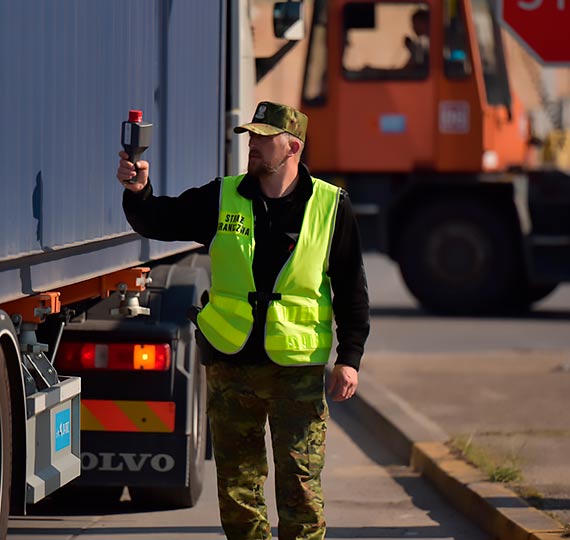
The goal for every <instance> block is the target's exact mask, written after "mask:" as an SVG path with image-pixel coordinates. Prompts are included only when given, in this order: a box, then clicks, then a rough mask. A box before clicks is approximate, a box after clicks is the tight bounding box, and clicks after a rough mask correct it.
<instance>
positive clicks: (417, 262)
mask: <svg viewBox="0 0 570 540" xmlns="http://www.w3.org/2000/svg"><path fill="white" fill-rule="evenodd" d="M513 231H514V227H513V225H512V224H511V222H510V221H509V218H508V217H506V216H505V215H504V213H502V212H501V210H500V209H497V208H494V207H489V206H484V203H483V202H479V201H471V200H464V199H453V200H451V199H447V200H445V201H438V202H434V203H432V204H430V205H429V206H427V207H424V208H423V209H421V210H420V211H419V212H417V213H415V214H413V215H412V218H411V221H410V222H409V224H408V225H407V226H406V228H405V230H404V231H403V233H402V236H401V237H400V241H399V244H398V254H397V258H398V262H399V265H400V270H401V273H402V277H403V279H404V281H405V283H406V285H407V287H408V288H409V290H410V291H411V292H412V294H413V295H414V296H415V297H416V298H417V299H418V300H419V301H420V303H421V304H422V306H423V307H425V308H426V309H428V310H429V311H432V312H435V313H440V314H452V315H481V314H492V313H500V312H506V311H512V309H513V306H514V305H515V303H516V294H515V293H516V292H517V291H520V290H521V283H522V279H521V264H520V256H519V253H520V251H519V248H518V242H517V241H516V236H515V234H514V232H513Z"/></svg>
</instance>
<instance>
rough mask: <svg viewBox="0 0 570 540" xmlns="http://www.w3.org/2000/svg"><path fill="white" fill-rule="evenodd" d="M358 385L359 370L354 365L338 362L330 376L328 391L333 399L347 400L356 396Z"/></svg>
mask: <svg viewBox="0 0 570 540" xmlns="http://www.w3.org/2000/svg"><path fill="white" fill-rule="evenodd" d="M357 387H358V371H356V369H354V368H353V367H352V366H346V365H343V364H337V365H336V366H334V368H333V370H332V373H331V375H330V378H329V384H328V393H329V395H330V396H331V399H332V400H333V401H345V400H347V399H350V398H351V397H352V396H354V394H355V392H356V388H357Z"/></svg>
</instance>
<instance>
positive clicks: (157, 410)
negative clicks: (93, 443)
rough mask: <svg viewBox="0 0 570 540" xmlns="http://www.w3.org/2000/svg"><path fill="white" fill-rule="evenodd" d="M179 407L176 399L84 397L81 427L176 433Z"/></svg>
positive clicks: (103, 429) (100, 429) (85, 428)
mask: <svg viewBox="0 0 570 540" xmlns="http://www.w3.org/2000/svg"><path fill="white" fill-rule="evenodd" d="M175 411H176V406H175V404H174V402H172V401H117V400H105V399H82V400H81V429H82V430H83V431H140V432H146V433H172V432H173V431H174V414H175Z"/></svg>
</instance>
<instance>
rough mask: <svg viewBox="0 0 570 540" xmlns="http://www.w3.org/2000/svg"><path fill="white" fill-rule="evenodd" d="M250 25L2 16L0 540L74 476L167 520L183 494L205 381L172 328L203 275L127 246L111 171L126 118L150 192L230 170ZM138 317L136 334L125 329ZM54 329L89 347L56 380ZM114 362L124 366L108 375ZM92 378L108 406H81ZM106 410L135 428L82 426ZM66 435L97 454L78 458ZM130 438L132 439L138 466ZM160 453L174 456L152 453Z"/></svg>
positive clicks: (16, 0) (193, 481)
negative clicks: (111, 488) (161, 510)
mask: <svg viewBox="0 0 570 540" xmlns="http://www.w3.org/2000/svg"><path fill="white" fill-rule="evenodd" d="M287 4H289V3H287ZM289 7H290V6H288V5H285V6H281V7H280V6H276V9H277V13H278V14H281V15H286V14H287V12H288V10H289ZM293 7H298V6H293ZM249 9H250V5H249V2H248V1H247V0H241V1H240V0H208V1H207V2H206V1H202V2H193V1H192V2H189V1H186V0H170V1H168V2H166V1H161V0H122V1H121V2H116V1H114V0H100V1H97V2H91V1H87V0H79V1H78V0H59V1H58V2H45V1H44V0H5V1H3V2H2V3H1V4H0V71H1V72H2V83H1V88H2V90H1V92H0V103H1V107H2V114H1V117H2V121H3V129H2V130H1V131H0V163H1V167H0V186H1V188H2V195H1V196H0V227H1V228H2V237H1V240H0V441H1V450H0V491H1V503H0V538H5V536H6V530H7V520H8V515H9V514H23V513H25V510H26V505H27V504H30V503H35V502H37V501H39V500H40V499H42V498H44V497H45V496H47V495H49V494H50V493H51V492H53V491H55V490H56V489H58V488H59V487H60V486H62V485H64V484H66V483H68V482H70V481H71V480H72V479H74V478H75V477H77V476H78V475H79V474H80V469H81V465H82V464H83V469H84V471H101V470H102V472H103V473H107V474H108V475H109V476H107V477H106V478H107V479H108V481H109V483H110V484H122V483H126V482H128V483H132V484H134V491H136V489H137V488H138V490H139V494H140V495H141V496H143V497H144V495H145V494H146V495H148V488H149V487H150V488H156V485H160V486H162V488H161V489H163V493H162V495H164V491H165V490H166V491H167V492H169V493H170V494H171V495H172V497H171V499H172V502H173V503H174V504H178V505H186V506H188V505H191V504H193V503H194V502H195V501H196V499H197V497H198V496H199V493H200V486H201V483H200V471H201V468H202V466H203V460H204V454H205V440H206V427H205V426H206V424H205V410H204V395H205V393H204V387H203V385H204V381H203V370H202V368H201V366H200V363H199V361H198V358H197V352H196V347H195V343H194V341H193V331H192V330H191V323H190V322H189V321H188V320H187V319H186V317H185V316H183V315H184V308H185V306H187V305H189V304H190V303H195V302H199V300H200V298H201V296H202V295H203V293H204V291H205V290H206V289H207V288H208V285H209V278H208V272H207V269H205V268H204V267H205V266H207V263H206V264H203V262H204V258H203V257H202V258H199V257H189V254H191V253H193V252H194V251H195V249H196V248H197V247H199V246H197V245H195V244H191V243H180V242H177V243H160V242H155V241H149V240H147V239H144V238H141V237H140V236H138V235H137V234H134V233H133V231H132V230H131V229H130V228H129V226H128V224H127V223H126V221H125V219H124V216H123V212H122V209H121V187H120V185H119V184H118V183H117V182H116V181H115V171H116V166H117V159H118V158H117V153H118V151H119V150H120V126H121V122H122V121H123V120H125V119H126V117H127V114H128V111H129V109H141V110H143V111H144V119H145V120H146V121H149V122H152V123H153V125H154V128H153V141H152V145H151V147H150V148H149V150H148V151H147V153H146V154H145V158H146V159H148V160H149V161H151V162H152V164H153V170H154V171H155V175H156V180H155V182H154V186H155V191H157V192H158V193H159V194H165V195H175V194H178V193H180V192H181V191H183V189H186V188H187V187H190V186H192V185H198V184H201V183H204V182H206V181H208V180H210V179H213V178H215V177H217V176H222V175H224V174H236V173H238V172H239V171H241V170H243V168H244V164H245V145H246V144H247V140H244V139H243V138H241V139H240V138H238V137H235V136H233V135H232V134H231V129H229V128H230V127H231V126H232V125H235V124H237V123H238V122H243V121H246V120H248V119H249V118H250V115H251V113H252V111H253V109H254V105H255V103H254V99H255V98H254V87H255V58H254V55H253V46H252V29H251V21H250V18H249V15H250V13H249ZM277 22H278V23H279V22H281V23H285V25H286V26H287V24H288V23H287V20H286V18H285V19H284V18H283V17H278V20H277ZM240 145H241V146H240ZM133 267H134V268H133ZM149 274H150V275H151V276H152V277H153V278H154V282H153V283H152V284H151V285H150V286H148V285H149V280H148V277H149ZM145 303H146V306H145V307H148V305H150V307H151V315H150V316H149V317H148V318H147V319H146V323H145V321H141V320H142V319H143V318H144V317H145V315H140V316H139V317H136V316H137V315H139V314H141V313H144V312H145V309H144V308H143V307H142V306H143V305H145ZM93 310H95V312H96V313H95V314H94V315H92V316H87V315H86V313H87V312H89V313H91V314H92V313H93ZM70 319H72V320H74V321H75V324H74V325H73V326H74V328H76V329H77V328H79V327H81V323H82V322H85V325H84V327H85V326H88V325H89V324H91V329H90V330H89V331H88V332H87V334H84V335H85V336H89V337H85V338H79V337H78V334H77V332H76V333H75V334H74V335H75V337H74V338H72V339H71V341H72V342H74V343H75V344H76V345H77V343H78V342H80V341H81V340H83V341H85V340H88V341H89V343H88V344H87V345H88V347H91V349H90V350H91V351H92V352H96V353H97V354H98V355H99V356H97V358H98V361H99V364H97V365H95V364H93V365H91V368H90V367H89V366H84V367H85V369H81V370H77V371H79V372H78V373H76V374H75V375H73V376H62V375H61V374H58V373H57V371H56V366H55V365H54V359H55V357H56V353H57V349H58V346H59V343H60V341H62V340H61V337H62V335H63V336H64V338H63V341H70V340H69V339H68V338H67V337H66V336H68V331H66V332H65V333H63V332H62V329H63V327H64V326H65V323H66V322H68V321H69V320H70ZM86 320H87V322H86ZM93 321H96V322H93ZM70 326H71V325H70ZM74 332H75V330H74ZM38 336H42V339H39V337H38ZM44 341H45V344H44V343H42V342H44ZM78 346H79V349H81V346H82V344H81V343H79V345H78ZM119 346H124V347H126V350H127V353H126V355H127V356H126V362H127V366H126V367H125V366H124V365H123V366H122V367H121V368H119V369H113V365H112V364H113V359H112V358H114V356H113V355H114V354H115V353H116V351H117V347H119ZM145 347H146V349H145V350H144V351H143V353H141V350H142V349H144V348H145ZM68 349H69V348H68ZM83 349H84V350H83V351H78V352H77V354H79V355H80V356H78V357H77V358H79V360H78V361H79V362H81V359H84V358H85V356H84V355H83V356H81V355H82V354H83V353H85V350H86V349H85V347H84V348H83ZM102 350H104V351H106V352H105V353H104V354H105V355H106V356H105V360H104V361H103V360H101V358H102V356H101V354H102V353H101V351H102ZM149 351H151V353H152V355H154V356H153V358H154V360H153V363H152V365H151V364H149V363H148V358H149V356H148V354H147V353H148V352H149ZM88 352H89V351H87V353H88ZM123 352H124V351H123ZM145 355H146V356H145ZM159 357H160V358H161V359H162V360H161V362H162V363H161V362H159V361H158V359H159ZM166 357H168V359H166ZM123 359H124V358H123ZM105 362H106V364H105ZM145 362H146V363H145ZM159 365H160V367H157V366H159ZM115 367H116V366H115ZM76 375H80V376H81V379H82V380H81V381H80V378H79V377H78V376H76ZM102 376H103V377H104V378H105V379H106V380H109V381H111V383H110V384H108V385H107V387H106V388H107V389H109V388H111V389H113V388H114V390H113V391H110V390H109V394H108V395H100V394H98V395H95V394H96V392H98V390H96V388H98V384H99V383H98V381H99V380H100V379H101V377H102ZM126 380H129V381H131V384H130V385H128V387H125V385H124V381H126ZM93 381H94V382H93ZM112 381H114V382H112ZM157 381H158V382H157ZM80 383H81V384H82V385H83V391H85V389H87V391H88V392H90V395H89V396H88V397H89V399H88V400H86V403H84V404H81V399H82V398H83V397H84V396H81V392H82V390H81V384H80ZM121 388H122V389H123V390H125V388H126V391H123V393H121V391H120V390H121ZM148 388H155V389H156V388H159V391H157V392H155V394H152V393H148V392H147V395H145V389H148ZM86 405H89V407H88V408H86ZM106 406H107V407H111V406H112V407H115V408H116V409H117V410H120V411H122V413H123V414H125V415H126V416H128V417H129V418H130V421H131V423H132V424H133V426H135V427H132V428H129V429H124V425H125V424H127V423H128V422H127V420H125V421H124V423H123V428H121V426H119V427H117V426H115V427H113V426H111V427H109V426H108V425H107V426H105V425H103V426H102V427H101V425H98V424H97V419H94V418H93V415H91V416H89V414H90V412H93V411H95V414H99V413H101V411H102V410H104V409H105V407H106ZM81 409H83V410H82V412H81V413H80V411H81ZM81 416H83V418H82V419H80V418H81ZM82 420H83V422H84V425H85V422H87V424H88V425H87V428H89V426H91V427H93V426H94V425H95V426H96V427H95V431H97V435H98V437H97V438H98V439H101V437H103V438H105V437H107V439H105V445H107V446H105V447H104V448H101V449H100V450H98V451H94V450H89V451H87V452H85V451H84V452H82V450H81V448H80V446H81V444H82V443H81V441H80V439H81V435H80V425H81V421H82ZM103 424H104V422H103ZM145 425H146V427H141V426H145ZM97 426H98V427H97ZM137 426H138V427H137ZM149 426H150V427H149ZM87 431H88V430H87ZM103 432H104V433H103ZM133 437H142V438H139V439H137V442H136V445H139V443H140V444H141V445H142V446H138V447H137V448H138V451H137V452H134V451H133V450H132V448H131V447H132V444H133V443H132V441H133V440H134V439H133ZM175 439H176V444H177V445H178V446H177V450H176V452H174V453H173V454H169V453H168V452H167V451H164V450H163V449H164V448H165V447H163V446H161V445H162V444H163V442H164V441H174V440H175ZM129 441H130V442H129ZM140 441H143V442H140ZM113 445H118V446H117V447H116V448H114V447H113ZM130 448H131V449H130ZM113 473H116V475H115V476H113ZM123 473H130V476H129V475H127V476H126V477H121V474H123ZM147 473H148V476H145V475H146V474H147ZM137 475H138V476H137ZM104 476H105V475H104ZM106 481H107V480H106ZM145 489H147V491H146V492H145Z"/></svg>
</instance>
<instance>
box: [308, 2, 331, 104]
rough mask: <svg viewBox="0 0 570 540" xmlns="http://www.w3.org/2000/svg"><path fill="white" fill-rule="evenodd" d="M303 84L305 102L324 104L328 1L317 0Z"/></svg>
mask: <svg viewBox="0 0 570 540" xmlns="http://www.w3.org/2000/svg"><path fill="white" fill-rule="evenodd" d="M310 36H311V37H310V40H309V48H308V52H307V64H306V67H305V78H304V82H303V101H304V102H305V103H309V104H312V105H317V104H324V102H325V99H326V90H327V1H326V0H315V6H314V9H313V22H312V23H311V34H310Z"/></svg>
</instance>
